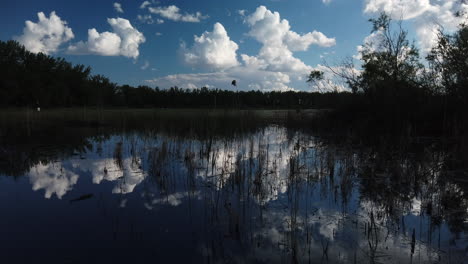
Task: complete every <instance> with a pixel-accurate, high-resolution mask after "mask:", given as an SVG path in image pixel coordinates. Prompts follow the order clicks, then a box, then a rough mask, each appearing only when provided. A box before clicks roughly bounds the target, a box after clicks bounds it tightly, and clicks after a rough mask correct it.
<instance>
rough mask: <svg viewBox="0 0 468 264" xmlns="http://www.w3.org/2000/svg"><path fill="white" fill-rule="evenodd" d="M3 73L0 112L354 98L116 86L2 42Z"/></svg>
mask: <svg viewBox="0 0 468 264" xmlns="http://www.w3.org/2000/svg"><path fill="white" fill-rule="evenodd" d="M0 72H1V74H2V76H1V78H0V107H35V106H40V107H42V108H59V107H77V106H79V107H80V106H90V107H137V108H140V107H164V108H174V107H176V108H180V107H188V108H235V107H242V108H297V107H306V108H330V107H334V106H337V105H339V104H342V103H344V101H346V100H350V99H351V98H350V97H351V96H352V95H351V93H343V94H340V95H339V96H337V95H332V94H327V93H326V94H322V93H318V92H315V93H309V92H292V91H289V92H274V91H273V92H261V91H248V92H246V91H239V92H236V91H229V90H220V89H208V88H206V87H202V88H200V89H183V88H179V87H171V88H170V89H159V88H158V87H156V88H152V87H149V86H138V87H132V86H129V85H117V84H116V83H113V82H111V81H110V80H109V79H108V78H107V77H105V76H102V75H92V74H91V68H90V67H86V66H84V65H80V64H79V65H72V64H71V63H70V62H67V61H66V60H64V59H63V58H54V57H52V56H48V55H46V54H43V53H37V54H35V53H32V52H29V51H28V50H26V49H25V48H24V46H22V45H20V44H19V43H18V42H16V41H11V40H10V41H7V42H3V41H0ZM228 85H230V84H228Z"/></svg>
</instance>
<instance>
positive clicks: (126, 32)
mask: <svg viewBox="0 0 468 264" xmlns="http://www.w3.org/2000/svg"><path fill="white" fill-rule="evenodd" d="M107 22H108V23H109V24H110V25H111V27H112V30H113V32H107V31H106V32H103V33H99V32H98V31H97V30H96V29H94V28H93V29H89V30H88V41H87V42H83V41H80V42H78V43H76V44H74V45H70V46H69V47H68V52H69V53H71V54H96V55H102V56H125V57H129V58H134V59H135V58H137V57H138V55H139V50H138V49H139V45H140V44H141V43H144V42H145V37H144V36H143V33H141V32H139V31H138V30H137V29H136V28H134V27H133V26H132V25H131V24H130V21H128V20H127V19H123V18H109V19H107Z"/></svg>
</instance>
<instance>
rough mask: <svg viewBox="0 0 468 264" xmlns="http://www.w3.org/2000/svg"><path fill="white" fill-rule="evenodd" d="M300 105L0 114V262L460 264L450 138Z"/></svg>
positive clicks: (459, 169)
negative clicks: (331, 120) (348, 119)
mask: <svg viewBox="0 0 468 264" xmlns="http://www.w3.org/2000/svg"><path fill="white" fill-rule="evenodd" d="M259 113H260V114H259ZM310 116H313V114H311V113H310V112H309V113H307V112H306V113H305V114H304V113H300V114H297V113H295V112H294V111H286V112H281V111H263V112H252V111H244V112H235V111H229V112H227V111H221V110H220V111H214V112H213V111H209V112H208V111H200V110H193V111H192V110H184V111H182V110H180V111H170V110H158V111H150V110H148V111H142V112H141V113H139V112H138V111H136V112H135V111H127V112H125V111H117V110H116V111H114V112H112V113H111V114H110V113H109V112H106V113H104V114H103V113H102V112H99V111H94V110H80V111H79V112H78V113H75V112H71V111H65V112H53V111H51V112H49V113H47V112H41V113H35V112H21V113H10V114H8V115H7V114H4V115H3V116H2V118H0V119H1V123H0V124H1V128H0V131H1V132H0V139H1V140H0V210H1V212H2V213H1V217H0V234H1V235H0V253H1V254H0V258H1V260H2V263H176V262H183V263H468V181H467V169H466V165H463V164H462V165H460V163H457V162H456V161H457V160H458V159H460V154H458V153H457V152H456V151H455V150H454V145H455V146H456V145H457V144H452V143H447V142H444V141H443V140H440V139H437V138H425V137H421V138H412V139H408V140H403V139H401V138H398V139H397V140H395V139H388V138H382V137H378V136H376V137H375V138H374V137H372V139H371V138H370V137H369V136H368V135H366V136H364V135H363V136H362V137H355V136H351V134H346V133H343V134H340V133H335V132H332V131H323V130H321V129H315V128H316V127H320V123H314V122H319V121H317V120H315V121H314V120H313V119H310V118H308V117H310ZM338 130H345V129H344V128H343V129H338Z"/></svg>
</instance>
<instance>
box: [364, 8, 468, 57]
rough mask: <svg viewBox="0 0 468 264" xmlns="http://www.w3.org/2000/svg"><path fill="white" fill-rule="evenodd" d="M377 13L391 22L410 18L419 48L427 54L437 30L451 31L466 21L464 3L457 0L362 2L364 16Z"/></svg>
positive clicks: (433, 42) (435, 38)
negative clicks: (384, 13) (388, 16)
mask: <svg viewBox="0 0 468 264" xmlns="http://www.w3.org/2000/svg"><path fill="white" fill-rule="evenodd" d="M380 12H386V13H388V14H390V15H391V17H392V18H393V19H403V20H409V19H411V20H412V21H413V22H414V26H415V31H416V35H417V37H418V43H419V46H420V48H421V49H422V51H423V52H427V51H429V50H430V49H431V48H432V47H433V46H434V44H435V43H436V41H437V33H438V31H439V30H441V29H443V30H445V31H448V32H452V31H454V30H456V28H457V26H458V25H459V24H460V23H462V22H464V21H466V19H467V18H468V17H467V13H468V3H466V1H459V0H445V1H440V0H366V3H365V7H364V13H367V14H372V15H376V14H378V13H380ZM457 14H461V15H457Z"/></svg>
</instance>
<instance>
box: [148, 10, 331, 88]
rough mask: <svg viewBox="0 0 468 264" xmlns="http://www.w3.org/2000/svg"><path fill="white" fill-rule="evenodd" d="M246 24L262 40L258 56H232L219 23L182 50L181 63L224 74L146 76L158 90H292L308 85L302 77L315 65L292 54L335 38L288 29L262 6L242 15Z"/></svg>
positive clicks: (233, 47) (232, 49)
mask: <svg viewBox="0 0 468 264" xmlns="http://www.w3.org/2000/svg"><path fill="white" fill-rule="evenodd" d="M245 21H246V23H247V25H248V26H249V27H250V31H249V33H248V35H249V36H251V37H253V38H254V39H256V40H257V41H258V42H260V43H261V44H262V47H261V48H260V51H259V53H258V54H257V55H254V56H250V55H247V54H241V55H240V57H241V61H240V62H238V61H237V58H236V50H237V44H236V43H234V42H233V41H231V40H230V39H229V36H228V34H227V32H226V30H225V29H224V27H222V25H221V24H216V25H215V27H214V29H213V32H205V33H203V34H202V35H201V36H200V37H195V44H194V45H193V47H192V48H190V49H188V50H187V49H184V50H183V58H184V61H185V62H186V63H187V64H189V65H192V66H203V67H205V68H211V69H217V70H222V72H212V73H196V74H175V75H169V76H165V77H159V78H154V79H152V80H147V82H148V83H151V84H153V85H157V86H159V87H162V88H168V87H171V86H175V85H176V86H179V87H184V88H200V87H203V86H206V87H217V88H222V89H233V87H231V81H232V80H236V81H237V83H238V86H237V88H235V89H240V90H264V91H270V90H282V91H285V90H293V88H292V87H304V88H305V87H307V86H306V83H305V81H304V78H305V76H307V74H308V73H309V72H310V71H311V70H312V69H314V68H313V67H311V66H309V65H306V64H305V63H304V62H303V61H301V60H300V59H298V58H296V57H294V54H293V52H294V51H304V50H307V49H308V48H309V47H310V46H311V45H319V46H323V47H329V46H332V45H334V44H335V39H333V38H328V37H326V36H325V35H324V34H323V33H320V32H317V31H313V32H310V33H307V34H304V35H299V34H298V33H296V32H294V31H291V30H290V26H289V22H288V21H287V20H285V19H281V18H280V15H279V13H277V12H275V13H273V12H271V11H269V10H268V9H267V8H266V7H264V6H260V7H258V8H257V10H256V11H255V12H254V13H253V14H251V15H249V16H247V17H246V18H245Z"/></svg>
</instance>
